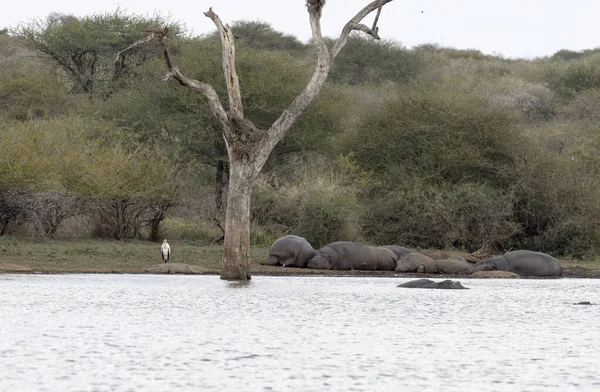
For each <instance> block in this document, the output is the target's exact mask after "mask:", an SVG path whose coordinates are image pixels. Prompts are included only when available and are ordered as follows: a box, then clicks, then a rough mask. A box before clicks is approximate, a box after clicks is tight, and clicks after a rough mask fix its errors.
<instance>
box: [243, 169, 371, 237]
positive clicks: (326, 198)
mask: <svg viewBox="0 0 600 392" xmlns="http://www.w3.org/2000/svg"><path fill="white" fill-rule="evenodd" d="M357 192H358V191H357V189H356V187H354V186H352V185H347V184H345V183H344V181H343V180H341V179H339V178H336V177H335V176H334V175H332V174H329V175H327V174H321V175H319V176H317V175H315V176H314V177H311V176H309V175H305V176H304V178H303V179H301V180H300V181H297V182H291V183H287V184H273V183H269V182H268V181H266V180H264V179H263V180H262V181H259V182H258V184H257V185H256V186H255V188H254V191H253V201H252V219H253V227H254V229H253V230H254V231H255V232H256V233H258V234H256V235H255V237H254V240H255V241H259V242H261V243H264V242H265V241H271V242H272V240H274V239H276V238H277V237H279V236H281V235H285V234H296V235H299V236H302V237H305V238H306V239H307V240H308V241H309V242H310V243H311V244H312V245H313V247H321V246H323V245H325V244H327V243H330V242H334V241H342V240H345V241H353V240H358V239H359V238H360V237H361V227H360V223H361V214H362V206H361V205H360V203H359V200H358V196H357Z"/></svg>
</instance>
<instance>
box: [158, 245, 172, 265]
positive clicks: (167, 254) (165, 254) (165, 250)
mask: <svg viewBox="0 0 600 392" xmlns="http://www.w3.org/2000/svg"><path fill="white" fill-rule="evenodd" d="M160 254H161V256H162V259H163V261H164V262H165V263H168V262H169V259H170V258H171V247H170V246H169V243H168V242H167V240H164V241H163V243H162V246H161V247H160Z"/></svg>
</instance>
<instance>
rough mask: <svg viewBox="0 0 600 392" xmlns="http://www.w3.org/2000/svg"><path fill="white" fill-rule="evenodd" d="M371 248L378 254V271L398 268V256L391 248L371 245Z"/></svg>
mask: <svg viewBox="0 0 600 392" xmlns="http://www.w3.org/2000/svg"><path fill="white" fill-rule="evenodd" d="M370 248H371V250H372V251H373V252H374V253H375V256H377V270H378V271H393V270H395V269H396V263H397V262H398V257H397V256H396V255H395V254H394V252H392V251H391V250H390V249H388V248H385V247H381V246H371V247H370Z"/></svg>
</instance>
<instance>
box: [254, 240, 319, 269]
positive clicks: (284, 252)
mask: <svg viewBox="0 0 600 392" xmlns="http://www.w3.org/2000/svg"><path fill="white" fill-rule="evenodd" d="M314 255H315V250H314V249H313V247H312V246H311V245H310V244H309V243H308V241H307V240H306V239H304V238H302V237H298V236H297V235H286V236H283V237H281V238H278V239H277V240H276V241H275V242H273V244H272V245H271V247H270V248H269V252H268V255H267V260H266V261H262V262H261V264H266V265H283V266H284V267H298V268H304V267H306V263H308V260H310V259H312V258H313V256H314Z"/></svg>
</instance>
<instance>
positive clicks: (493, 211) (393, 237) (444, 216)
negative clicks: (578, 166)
mask: <svg viewBox="0 0 600 392" xmlns="http://www.w3.org/2000/svg"><path fill="white" fill-rule="evenodd" d="M370 200H371V201H370V203H368V204H367V213H366V219H365V223H364V227H365V236H366V237H367V238H368V240H369V242H372V243H376V244H381V245H384V244H399V245H403V246H411V247H417V248H437V249H443V248H451V247H452V248H462V249H469V250H476V249H478V248H479V247H481V245H482V244H483V243H484V242H487V243H496V244H507V242H508V240H509V238H510V237H511V236H512V235H513V234H515V233H516V232H518V227H517V225H516V223H515V222H514V221H512V214H513V204H512V200H511V198H510V196H508V195H504V194H502V193H501V192H499V191H496V190H494V189H492V188H490V187H488V186H485V185H481V184H473V183H465V184H457V185H452V184H447V183H446V184H438V185H436V184H428V183H427V182H426V181H423V180H422V179H419V178H414V179H411V180H408V181H406V182H403V183H402V184H401V185H400V186H399V187H398V189H396V190H393V191H388V192H387V193H385V194H382V195H373V196H372V197H371V198H370Z"/></svg>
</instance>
